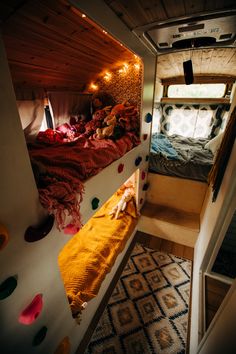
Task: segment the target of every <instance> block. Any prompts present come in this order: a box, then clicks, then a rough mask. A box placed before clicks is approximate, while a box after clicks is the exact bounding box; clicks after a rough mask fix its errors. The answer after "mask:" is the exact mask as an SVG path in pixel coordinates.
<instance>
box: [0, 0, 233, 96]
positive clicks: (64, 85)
mask: <svg viewBox="0 0 236 354" xmlns="http://www.w3.org/2000/svg"><path fill="white" fill-rule="evenodd" d="M87 1H89V0H87ZM101 1H102V0H101ZM103 1H104V3H106V4H107V5H108V6H109V7H110V8H111V10H112V11H113V12H115V14H116V15H117V16H118V17H119V18H120V19H121V20H122V21H123V22H124V23H125V25H126V26H127V27H128V28H129V29H130V30H133V29H135V28H137V27H139V26H144V25H147V24H149V23H152V22H156V21H166V20H170V19H174V18H178V17H181V16H190V15H192V14H196V13H204V12H210V11H218V10H229V9H233V8H235V0H224V1H222V0H178V1H176V0H129V1H127V0H103ZM177 5H178V6H177ZM0 21H1V29H2V34H3V39H4V43H5V47H6V52H7V56H8V60H9V64H10V69H11V73H12V77H13V82H14V85H15V87H17V88H19V87H31V88H33V87H43V88H46V89H48V90H50V89H56V88H57V89H58V88H59V89H70V90H77V91H83V90H84V89H85V87H86V84H89V83H90V82H91V81H93V80H95V79H96V78H97V77H98V75H99V74H101V72H104V71H105V70H109V69H112V68H114V67H115V66H118V65H121V63H122V62H124V61H130V60H132V59H133V53H131V52H130V51H128V50H127V49H126V48H125V47H124V46H122V45H121V44H120V43H118V42H117V41H115V40H114V39H113V38H111V37H110V36H109V34H107V33H105V32H104V31H103V29H102V28H100V27H98V26H97V25H96V24H95V23H93V22H92V21H91V20H89V18H88V17H82V13H81V12H79V11H78V10H76V9H75V8H74V7H73V6H72V5H71V4H70V3H69V0H28V1H27V0H1V1H0ZM191 55H192V60H193V68H194V75H198V76H203V75H211V76H213V75H219V74H220V75H224V76H231V77H235V78H236V53H235V48H217V49H210V48H209V49H198V50H194V51H193V52H192V54H191ZM189 58H190V53H189V50H187V51H183V52H178V53H170V54H162V55H159V56H158V60H157V76H158V77H159V78H160V79H162V80H169V79H170V78H174V79H175V78H176V77H180V76H182V77H183V66H182V63H183V61H184V60H188V59H189ZM174 79H173V80H174Z"/></svg>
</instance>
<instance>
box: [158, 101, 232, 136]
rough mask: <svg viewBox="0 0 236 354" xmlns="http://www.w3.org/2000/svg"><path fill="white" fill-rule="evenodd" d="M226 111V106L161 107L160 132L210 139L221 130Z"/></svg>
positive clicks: (180, 105)
mask: <svg viewBox="0 0 236 354" xmlns="http://www.w3.org/2000/svg"><path fill="white" fill-rule="evenodd" d="M227 109H228V107H227V105H220V106H217V105H182V104H179V105H178V104H175V105H169V104H168V105H167V104H165V105H162V118H161V122H160V127H161V132H162V133H164V134H166V135H173V134H178V135H182V136H185V137H191V138H209V139H211V138H213V137H214V136H216V135H217V134H218V133H219V132H220V130H221V129H222V127H223V123H224V120H225V119H226V116H227Z"/></svg>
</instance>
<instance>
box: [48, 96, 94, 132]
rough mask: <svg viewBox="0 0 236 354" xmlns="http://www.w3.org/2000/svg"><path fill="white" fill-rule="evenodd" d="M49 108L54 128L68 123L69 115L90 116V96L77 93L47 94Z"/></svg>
mask: <svg viewBox="0 0 236 354" xmlns="http://www.w3.org/2000/svg"><path fill="white" fill-rule="evenodd" d="M47 95H48V100H49V106H50V109H51V114H52V117H53V119H54V124H55V127H57V126H58V125H60V124H63V123H66V122H69V120H70V116H71V115H76V114H82V115H84V116H85V118H87V116H89V115H90V98H91V94H83V93H77V92H66V91H64V92H56V91H55V92H54V91H52V92H48V93H47Z"/></svg>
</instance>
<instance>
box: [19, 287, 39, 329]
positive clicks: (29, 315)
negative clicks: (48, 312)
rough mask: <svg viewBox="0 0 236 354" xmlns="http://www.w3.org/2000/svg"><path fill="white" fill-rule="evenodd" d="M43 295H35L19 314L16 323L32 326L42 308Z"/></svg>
mask: <svg viewBox="0 0 236 354" xmlns="http://www.w3.org/2000/svg"><path fill="white" fill-rule="evenodd" d="M42 297H43V295H42V294H38V295H36V296H35V297H34V298H33V300H32V301H31V303H30V304H29V305H28V306H27V307H26V308H25V309H24V310H23V311H22V312H21V314H20V316H19V319H18V321H19V322H20V323H22V324H25V325H30V324H32V323H33V322H34V321H35V320H36V318H37V317H38V316H39V314H40V313H41V311H42V308H43V299H42Z"/></svg>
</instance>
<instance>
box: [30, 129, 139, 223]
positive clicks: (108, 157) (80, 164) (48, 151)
mask: <svg viewBox="0 0 236 354" xmlns="http://www.w3.org/2000/svg"><path fill="white" fill-rule="evenodd" d="M138 143H139V139H138V137H137V136H136V135H135V134H134V133H132V132H128V133H126V134H125V135H124V136H123V137H122V138H120V139H118V140H115V141H113V140H111V139H104V140H90V139H86V138H85V137H80V138H78V139H77V140H76V141H74V142H71V143H67V144H50V145H45V144H40V143H34V144H31V145H30V146H29V154H30V158H31V163H32V167H33V171H34V174H35V180H36V183H37V187H38V191H39V199H40V202H41V204H42V205H43V207H44V208H46V209H47V210H48V212H49V213H50V214H52V213H53V214H54V215H55V217H56V221H57V225H58V228H59V229H63V228H65V227H66V216H67V215H69V218H70V220H69V223H70V224H72V225H74V226H75V228H77V229H80V228H81V220H80V212H79V211H80V202H81V201H82V193H83V191H84V187H83V183H82V182H83V181H84V180H86V179H87V178H88V177H91V176H94V175H96V174H97V173H98V172H99V171H100V170H102V169H103V168H104V167H106V166H108V165H109V164H110V163H112V162H113V161H115V160H117V159H119V158H120V157H121V156H123V155H124V154H125V153H126V152H128V151H129V150H131V149H132V148H133V147H134V146H136V145H138Z"/></svg>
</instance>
